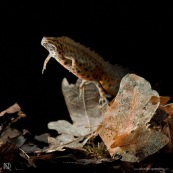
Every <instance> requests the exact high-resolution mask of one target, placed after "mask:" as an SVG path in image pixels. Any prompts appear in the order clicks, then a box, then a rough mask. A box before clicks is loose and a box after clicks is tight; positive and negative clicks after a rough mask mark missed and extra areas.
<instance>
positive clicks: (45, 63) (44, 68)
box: [42, 54, 52, 74]
mask: <svg viewBox="0 0 173 173" xmlns="http://www.w3.org/2000/svg"><path fill="white" fill-rule="evenodd" d="M51 57H52V56H51V55H50V54H49V55H48V56H47V58H46V59H45V61H44V64H43V69H42V74H43V72H44V70H46V65H47V63H48V62H49V60H50V58H51Z"/></svg>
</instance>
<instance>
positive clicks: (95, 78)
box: [41, 36, 128, 103]
mask: <svg viewBox="0 0 173 173" xmlns="http://www.w3.org/2000/svg"><path fill="white" fill-rule="evenodd" d="M41 45H42V46H44V47H45V48H46V49H47V50H48V51H49V55H48V57H47V58H46V60H45V62H44V66H43V71H44V70H45V69H46V64H47V63H48V61H49V60H50V58H51V57H53V58H55V59H56V60H57V61H58V62H59V63H60V64H61V65H62V66H64V67H65V68H66V69H67V70H69V71H70V72H72V73H73V74H74V75H75V76H77V77H79V78H81V79H83V82H82V83H81V86H80V93H81V91H82V88H83V86H84V84H85V82H87V81H92V82H93V83H95V85H96V86H97V88H98V90H99V93H100V96H101V98H100V102H101V103H103V102H105V101H107V99H106V94H105V91H106V92H107V93H108V94H111V95H116V94H117V91H118V88H119V84H120V80H121V79H122V77H123V76H124V75H125V74H127V73H128V71H127V70H126V69H124V68H122V67H120V66H118V65H111V64H109V63H108V62H106V61H104V60H103V58H102V57H101V56H99V55H98V54H96V53H95V52H94V51H91V50H90V49H89V48H86V47H85V46H83V45H81V44H79V43H77V42H75V41H73V40H72V39H70V38H68V37H65V36H62V37H43V39H42V41H41ZM43 71H42V72H43ZM104 90H105V91H104Z"/></svg>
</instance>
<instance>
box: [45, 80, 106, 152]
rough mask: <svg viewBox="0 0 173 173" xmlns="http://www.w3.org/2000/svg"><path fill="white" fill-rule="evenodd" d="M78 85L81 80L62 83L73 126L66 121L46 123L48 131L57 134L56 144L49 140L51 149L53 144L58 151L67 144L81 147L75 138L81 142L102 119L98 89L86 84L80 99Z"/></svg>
mask: <svg viewBox="0 0 173 173" xmlns="http://www.w3.org/2000/svg"><path fill="white" fill-rule="evenodd" d="M80 83H81V79H78V80H77V82H76V84H69V83H68V81H67V79H66V78H64V79H63V81H62V92H63V95H64V98H65V101H66V105H67V107H68V111H69V114H70V117H71V119H72V121H73V124H71V123H69V122H68V121H66V120H58V121H55V122H50V123H48V128H49V129H54V130H56V131H58V133H59V135H58V136H57V137H56V138H55V140H56V142H55V141H54V139H52V138H51V141H53V143H51V147H54V148H55V143H56V146H58V148H59V149H62V147H63V146H66V145H68V146H69V144H70V146H73V147H75V146H76V147H79V146H82V143H80V144H79V145H78V144H77V143H76V141H77V140H78V139H77V138H79V139H80V141H81V140H82V139H83V138H85V137H87V136H88V135H89V134H91V133H93V132H94V131H95V130H96V128H97V126H98V125H99V124H100V122H101V120H102V119H103V115H104V110H103V109H101V108H100V107H99V104H98V102H99V97H100V95H99V92H98V89H97V88H96V86H95V85H94V84H93V83H88V84H86V85H85V87H84V92H83V95H82V98H79V86H80ZM73 141H74V143H72V142H73ZM85 142H86V141H85ZM78 143H79V141H78ZM53 145H54V146H53ZM59 145H60V146H59Z"/></svg>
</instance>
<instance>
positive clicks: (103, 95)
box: [93, 82, 110, 106]
mask: <svg viewBox="0 0 173 173" xmlns="http://www.w3.org/2000/svg"><path fill="white" fill-rule="evenodd" d="M93 83H94V84H95V85H96V87H97V89H98V91H99V94H100V99H99V105H101V106H103V105H108V104H109V101H108V100H107V97H110V95H109V94H106V93H105V91H104V89H103V87H102V86H101V84H100V83H99V82H93Z"/></svg>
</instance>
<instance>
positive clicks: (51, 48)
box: [47, 43, 56, 51]
mask: <svg viewBox="0 0 173 173" xmlns="http://www.w3.org/2000/svg"><path fill="white" fill-rule="evenodd" d="M47 49H48V50H49V51H55V50H56V47H55V46H54V45H53V44H51V43H48V44H47Z"/></svg>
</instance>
